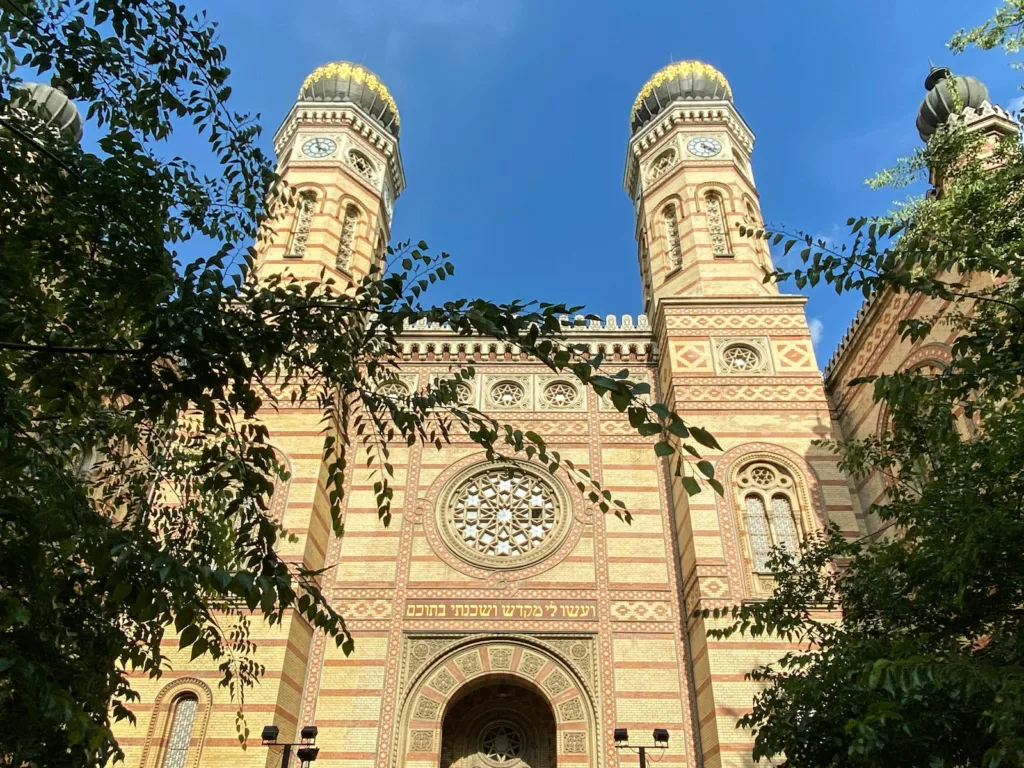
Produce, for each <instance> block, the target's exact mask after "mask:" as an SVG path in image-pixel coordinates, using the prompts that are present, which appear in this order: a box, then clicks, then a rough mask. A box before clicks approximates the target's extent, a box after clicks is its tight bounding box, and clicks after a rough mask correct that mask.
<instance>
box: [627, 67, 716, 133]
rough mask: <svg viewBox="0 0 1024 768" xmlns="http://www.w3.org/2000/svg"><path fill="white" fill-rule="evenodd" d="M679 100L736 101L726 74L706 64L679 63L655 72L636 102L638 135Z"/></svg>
mask: <svg viewBox="0 0 1024 768" xmlns="http://www.w3.org/2000/svg"><path fill="white" fill-rule="evenodd" d="M677 101H732V88H730V87H729V81H728V80H726V79H725V75H723V74H722V73H721V72H719V71H718V70H717V69H715V68H714V67H712V66H711V65H710V64H705V63H704V62H703V61H676V62H674V63H672V64H669V65H668V66H667V67H665V68H664V69H661V70H658V71H657V72H655V73H654V76H653V77H651V79H650V80H648V81H647V82H646V83H644V87H643V88H641V89H640V93H638V94H637V97H636V101H634V102H633V115H632V126H633V133H636V132H637V131H639V130H640V129H641V128H643V127H644V126H645V125H647V123H648V122H650V121H651V120H652V119H653V118H654V116H655V115H657V114H658V113H659V112H661V111H662V110H663V109H665V108H666V107H668V106H669V105H671V104H674V103H675V102H677Z"/></svg>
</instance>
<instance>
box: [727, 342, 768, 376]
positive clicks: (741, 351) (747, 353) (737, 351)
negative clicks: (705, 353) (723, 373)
mask: <svg viewBox="0 0 1024 768" xmlns="http://www.w3.org/2000/svg"><path fill="white" fill-rule="evenodd" d="M762 362H763V360H762V358H761V353H760V352H758V351H757V350H756V349H754V348H753V347H750V346H747V345H746V344H730V345H729V346H728V347H726V348H725V349H723V350H722V363H724V364H725V367H726V369H727V370H729V371H733V372H735V373H752V372H754V371H757V370H758V369H760V368H761V364H762Z"/></svg>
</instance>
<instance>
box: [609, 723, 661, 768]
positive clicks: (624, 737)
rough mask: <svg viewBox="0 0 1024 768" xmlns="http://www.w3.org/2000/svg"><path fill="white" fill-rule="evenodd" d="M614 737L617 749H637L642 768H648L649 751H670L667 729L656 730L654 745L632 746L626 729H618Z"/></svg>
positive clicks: (653, 736)
mask: <svg viewBox="0 0 1024 768" xmlns="http://www.w3.org/2000/svg"><path fill="white" fill-rule="evenodd" d="M613 735H614V736H615V748H616V749H635V750H637V751H638V752H639V753H640V768H647V750H648V749H668V731H667V730H666V729H665V728H655V729H654V733H653V735H652V738H653V739H654V743H653V744H630V743H629V730H628V729H626V728H616V729H615V731H614V732H613Z"/></svg>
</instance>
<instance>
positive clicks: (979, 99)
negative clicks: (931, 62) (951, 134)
mask: <svg viewBox="0 0 1024 768" xmlns="http://www.w3.org/2000/svg"><path fill="white" fill-rule="evenodd" d="M924 87H925V88H926V89H928V94H927V95H926V96H925V97H924V101H922V102H921V106H920V108H919V109H918V110H917V132H918V133H919V134H920V136H921V138H922V139H923V140H925V141H928V139H929V138H931V136H932V134H934V133H935V131H937V130H938V129H939V127H940V126H942V125H945V123H946V121H947V120H948V119H949V117H950V115H952V114H954V113H958V112H960V111H961V110H964V109H967V108H968V107H971V108H974V109H977V108H978V107H980V106H981V105H982V104H984V103H985V102H987V101H988V88H986V87H985V84H984V83H982V82H981V81H980V80H977V79H976V78H973V77H965V76H963V75H957V76H956V77H953V75H952V73H950V71H949V70H948V69H946V67H932V70H931V72H929V73H928V77H927V78H926V79H925V81H924ZM954 93H955V94H956V95H955V96H954Z"/></svg>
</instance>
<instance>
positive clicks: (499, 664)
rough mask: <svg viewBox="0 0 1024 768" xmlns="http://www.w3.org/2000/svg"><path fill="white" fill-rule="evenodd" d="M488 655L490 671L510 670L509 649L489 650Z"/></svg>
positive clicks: (510, 658)
mask: <svg viewBox="0 0 1024 768" xmlns="http://www.w3.org/2000/svg"><path fill="white" fill-rule="evenodd" d="M488 653H489V656H490V661H491V669H511V668H512V649H511V648H491V649H490V650H489V652H488Z"/></svg>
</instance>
